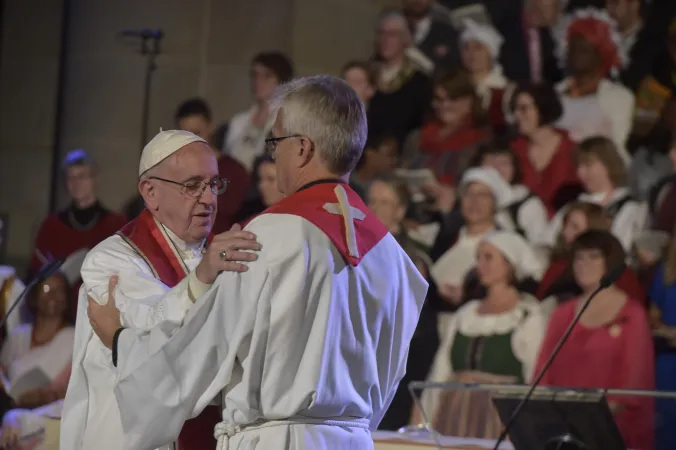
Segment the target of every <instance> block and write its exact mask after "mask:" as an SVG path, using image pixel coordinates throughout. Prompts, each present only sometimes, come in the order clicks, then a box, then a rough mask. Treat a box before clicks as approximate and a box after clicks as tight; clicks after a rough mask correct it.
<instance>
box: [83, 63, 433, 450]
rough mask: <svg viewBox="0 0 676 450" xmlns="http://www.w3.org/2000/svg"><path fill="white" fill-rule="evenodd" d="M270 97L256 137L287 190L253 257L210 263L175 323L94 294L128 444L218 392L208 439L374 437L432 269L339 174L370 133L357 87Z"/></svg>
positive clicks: (335, 84)
mask: <svg viewBox="0 0 676 450" xmlns="http://www.w3.org/2000/svg"><path fill="white" fill-rule="evenodd" d="M273 104H274V105H275V110H276V111H277V116H276V122H275V126H274V128H273V131H272V135H273V137H271V138H269V139H267V141H266V143H267V146H268V149H269V150H270V151H272V152H273V156H274V157H275V158H276V161H277V164H276V167H277V180H278V187H279V189H280V191H281V192H283V193H284V194H285V195H286V197H285V198H284V199H283V200H282V201H280V202H279V203H277V204H276V205H274V206H273V207H271V208H269V209H268V210H266V211H265V212H263V213H262V214H261V215H259V216H257V217H256V218H254V219H253V220H252V221H251V222H250V223H249V224H247V225H246V226H245V228H244V229H245V230H248V231H251V232H252V233H255V235H256V236H257V238H258V241H259V242H260V244H261V245H262V249H261V251H260V253H259V259H258V260H257V261H255V262H252V263H250V264H249V270H248V271H247V272H243V273H222V274H220V275H218V277H217V279H216V282H215V283H214V285H213V286H212V287H211V289H210V290H209V291H208V292H207V293H206V294H205V295H203V296H202V297H200V298H199V299H198V300H197V301H196V303H195V305H194V306H193V307H192V308H191V309H190V311H189V312H188V315H187V316H186V319H185V321H184V322H183V324H182V325H181V327H180V328H179V327H177V328H175V329H170V327H156V328H153V329H152V330H150V331H149V332H138V331H132V330H126V329H124V328H122V327H120V323H119V314H117V311H116V308H115V305H114V304H113V303H114V302H110V303H111V304H110V305H100V304H99V303H97V302H95V301H90V303H89V308H90V310H89V319H90V321H91V323H92V326H93V328H94V330H95V332H96V333H97V334H98V335H99V337H100V338H101V339H102V342H104V343H106V344H107V345H109V346H110V347H111V348H112V355H113V358H114V359H115V361H114V362H115V363H116V367H117V377H116V380H117V385H116V387H115V396H116V398H117V400H118V405H119V407H120V411H121V416H122V427H123V429H124V435H125V447H124V448H125V449H128V450H147V449H152V448H153V447H155V446H157V445H158V444H159V443H162V442H167V441H170V440H172V439H174V438H175V437H176V434H177V433H178V430H179V429H180V427H181V424H182V423H183V421H184V420H186V419H187V418H189V417H191V416H194V415H196V414H198V413H199V412H200V411H201V410H202V409H203V408H204V407H205V406H206V405H207V404H208V403H209V401H210V400H212V399H213V398H214V396H216V395H220V396H221V398H222V405H223V414H222V422H221V423H220V424H218V425H217V426H216V429H215V435H216V437H217V438H218V447H217V448H218V449H227V448H230V449H236V448H239V449H244V448H246V449H253V448H254V447H255V448H260V449H294V450H295V449H298V450H301V449H343V448H349V449H372V448H373V440H372V438H371V434H370V430H373V429H375V428H376V427H377V426H378V424H379V422H380V420H381V419H382V417H383V415H384V413H385V411H386V409H387V407H388V405H389V404H390V402H391V400H392V397H393V395H394V393H395V392H396V388H397V384H398V383H399V380H401V378H402V376H403V375H404V372H405V366H406V359H407V355H408V347H409V343H410V340H411V337H412V335H413V332H414V330H415V327H416V324H417V322H418V316H419V314H420V310H421V308H422V305H423V301H424V298H425V295H426V292H427V283H426V282H425V281H424V280H423V278H422V277H421V276H420V274H419V272H418V269H417V268H416V267H415V265H414V264H413V263H412V262H411V260H410V259H409V258H408V256H406V254H405V253H404V251H403V250H402V249H401V247H400V246H399V245H398V244H397V242H396V240H395V238H394V237H393V236H392V235H391V234H389V232H388V231H387V230H386V228H385V226H384V225H383V224H382V223H380V222H379V221H378V220H377V219H376V218H375V217H374V215H373V214H372V213H371V211H369V209H368V208H367V207H366V206H365V205H364V203H363V202H362V201H361V200H360V198H359V196H358V195H357V194H356V193H355V192H354V191H353V190H352V189H350V187H349V186H348V184H347V180H348V177H349V174H350V172H351V170H352V169H353V168H354V167H355V165H356V163H357V161H358V160H359V158H360V156H361V152H362V149H363V146H364V141H365V139H366V115H365V111H364V106H363V104H362V103H361V101H360V100H359V98H358V97H357V94H356V93H355V92H354V91H353V90H352V89H351V88H350V87H349V86H348V85H347V84H346V83H345V82H343V81H342V80H339V79H337V78H334V77H330V76H316V77H310V78H302V79H298V80H295V81H293V82H290V83H288V84H286V85H283V86H282V87H280V88H279V90H278V92H277V95H276V96H275V102H274V103H273ZM122 277H123V275H120V284H123V283H124V279H123V278H122ZM117 292H119V288H115V289H113V292H111V293H110V295H111V296H113V295H117ZM123 325H124V324H122V326H123Z"/></svg>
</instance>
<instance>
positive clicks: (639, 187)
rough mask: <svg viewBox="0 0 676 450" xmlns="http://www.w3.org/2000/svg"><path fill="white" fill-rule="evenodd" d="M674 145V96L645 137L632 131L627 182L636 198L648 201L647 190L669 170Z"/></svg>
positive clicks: (666, 174) (675, 106) (675, 112)
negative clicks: (670, 153)
mask: <svg viewBox="0 0 676 450" xmlns="http://www.w3.org/2000/svg"><path fill="white" fill-rule="evenodd" d="M673 145H676V97H674V98H672V99H670V100H669V102H668V103H667V105H666V107H665V108H664V110H663V111H662V116H661V117H660V120H659V122H657V123H656V124H655V125H654V126H653V127H652V129H651V130H650V131H649V132H648V134H647V135H645V136H638V135H637V134H636V133H634V134H632V136H631V138H630V141H629V150H630V152H631V153H632V155H633V157H632V161H631V166H630V167H629V180H630V181H629V183H630V186H631V192H632V194H633V195H634V196H635V197H636V198H637V199H639V200H642V201H648V200H650V195H651V190H652V188H653V187H654V186H655V185H656V184H657V183H660V182H661V181H662V180H663V179H664V177H668V176H669V175H671V174H672V173H673V165H674V164H673V162H672V161H671V157H670V155H669V152H670V151H671V148H672V146H673Z"/></svg>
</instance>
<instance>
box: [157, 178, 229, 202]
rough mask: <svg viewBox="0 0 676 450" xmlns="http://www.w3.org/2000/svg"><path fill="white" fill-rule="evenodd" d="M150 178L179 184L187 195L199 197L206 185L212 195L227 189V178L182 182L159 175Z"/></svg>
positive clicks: (219, 193)
mask: <svg viewBox="0 0 676 450" xmlns="http://www.w3.org/2000/svg"><path fill="white" fill-rule="evenodd" d="M149 178H150V179H151V180H159V181H164V182H165V183H171V184H175V185H178V186H181V192H182V193H183V194H185V195H187V196H189V197H201V196H202V194H204V191H206V190H207V186H208V187H209V189H211V192H212V193H213V194H214V195H221V194H223V193H224V192H225V191H226V190H227V189H228V184H230V181H228V179H227V178H212V179H211V180H209V181H200V180H194V181H185V182H183V183H181V182H179V181H174V180H167V179H166V178H160V177H149Z"/></svg>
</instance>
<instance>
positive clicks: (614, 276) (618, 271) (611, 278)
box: [493, 262, 627, 450]
mask: <svg viewBox="0 0 676 450" xmlns="http://www.w3.org/2000/svg"><path fill="white" fill-rule="evenodd" d="M626 268H627V265H626V264H625V263H624V262H623V263H622V264H620V265H619V266H617V267H615V268H614V269H612V270H610V271H609V272H608V273H607V274H605V275H604V276H603V278H601V281H600V282H599V287H597V288H596V290H595V291H594V292H592V293H591V295H590V296H589V297H588V298H587V300H585V302H584V303H583V304H582V308H580V310H579V311H578V312H577V315H576V316H575V318H573V320H572V322H570V325H568V328H566V331H565V332H564V333H563V336H561V339H559V342H557V343H556V347H554V350H553V351H552V353H551V355H549V358H548V359H547V362H545V364H544V365H543V366H542V369H540V372H538V374H537V375H536V376H535V379H534V380H533V382H532V383H531V385H530V389H528V392H527V393H526V395H524V397H523V398H522V399H521V401H520V402H519V404H518V405H517V406H516V408H514V412H512V415H511V416H510V417H509V420H507V423H506V424H505V428H504V429H503V430H502V433H500V437H499V438H498V440H497V442H496V443H495V446H494V447H493V450H498V448H499V447H500V444H502V442H503V441H504V440H505V439H506V438H507V436H508V435H509V432H510V431H511V429H512V426H513V425H514V423H515V422H516V419H517V418H518V417H519V414H521V410H523V408H524V407H525V406H526V403H528V400H530V398H531V397H532V396H533V392H535V388H536V387H537V386H538V385H539V384H540V381H542V378H543V377H544V376H545V373H546V372H547V369H549V366H551V365H552V362H554V358H556V355H558V354H559V352H560V351H561V347H563V344H565V343H566V341H567V340H568V337H569V336H570V333H572V332H573V328H575V325H577V323H578V322H579V321H580V317H582V314H583V313H584V312H585V310H586V309H587V307H588V306H589V304H590V303H591V301H592V299H593V298H594V297H596V295H597V294H598V293H599V292H601V291H602V290H604V289H606V288H608V287H610V286H611V285H612V284H614V283H615V282H616V281H617V280H619V278H620V277H621V276H622V273H623V272H624V270H625V269H626Z"/></svg>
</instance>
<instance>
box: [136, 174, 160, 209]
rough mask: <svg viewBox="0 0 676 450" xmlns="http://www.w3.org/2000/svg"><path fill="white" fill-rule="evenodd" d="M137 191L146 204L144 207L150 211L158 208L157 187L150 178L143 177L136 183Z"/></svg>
mask: <svg viewBox="0 0 676 450" xmlns="http://www.w3.org/2000/svg"><path fill="white" fill-rule="evenodd" d="M138 191H139V193H140V194H141V197H143V201H144V202H145V204H146V208H148V209H149V210H151V211H157V209H158V208H159V202H158V199H157V189H155V185H154V184H153V183H152V181H151V180H149V179H147V178H145V179H143V180H141V181H139V183H138Z"/></svg>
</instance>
